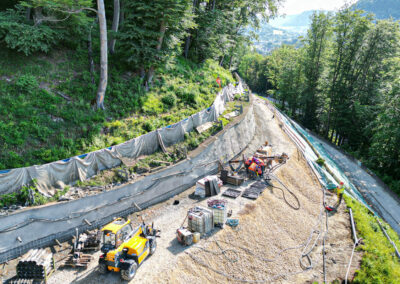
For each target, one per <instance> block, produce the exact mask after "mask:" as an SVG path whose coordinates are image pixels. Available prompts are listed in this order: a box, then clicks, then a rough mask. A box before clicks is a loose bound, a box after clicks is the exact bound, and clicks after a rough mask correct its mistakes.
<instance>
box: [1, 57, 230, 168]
mask: <svg viewBox="0 0 400 284" xmlns="http://www.w3.org/2000/svg"><path fill="white" fill-rule="evenodd" d="M85 54H86V50H85V49H78V50H77V51H76V52H63V53H57V54H54V55H53V54H50V55H49V57H48V58H47V59H46V60H38V59H37V58H36V57H29V58H25V59H24V60H20V58H21V57H20V56H19V55H18V54H16V53H13V52H10V51H7V50H4V49H3V50H0V58H1V59H0V76H3V75H5V76H9V77H10V78H12V80H11V81H10V82H7V81H5V80H0V93H1V94H2V95H1V96H0V105H1V107H0V144H1V145H2V150H1V151H0V169H9V168H17V167H24V166H30V165H34V164H36V165H39V164H43V163H47V162H53V161H56V160H61V159H65V158H68V157H72V156H75V155H80V154H83V153H87V152H90V151H95V150H98V149H102V148H105V147H109V146H112V145H116V144H119V143H123V142H125V141H127V140H129V139H132V138H135V137H138V136H140V135H143V134H145V133H147V132H149V131H153V130H155V129H157V128H160V127H165V126H167V125H170V124H174V123H176V122H178V121H180V120H182V119H185V118H186V117H188V116H190V115H192V114H194V113H196V112H198V111H199V110H201V109H204V108H207V107H209V106H210V105H211V104H212V102H213V101H214V99H215V95H216V93H217V92H218V90H219V87H218V86H217V84H216V83H215V78H216V76H217V75H218V74H219V76H220V77H221V79H222V82H223V85H225V84H228V83H230V82H233V81H234V80H233V78H232V76H231V74H230V72H229V71H227V70H225V69H223V68H221V67H220V66H218V63H216V62H213V61H206V62H205V63H203V64H200V65H196V64H193V63H191V62H189V61H187V60H185V59H182V58H178V60H177V61H176V62H177V64H176V65H175V67H170V68H169V69H160V73H159V75H158V76H156V80H155V88H154V91H152V92H148V93H145V92H144V91H143V88H142V86H141V82H140V78H138V77H123V76H121V73H122V74H124V72H126V71H124V69H122V68H121V67H118V68H116V67H114V68H112V69H111V70H110V71H111V74H110V83H109V86H108V92H109V93H108V96H107V97H106V99H105V100H106V103H107V105H108V106H109V107H108V108H107V110H106V111H105V112H103V111H94V110H92V108H91V107H90V102H91V100H92V99H93V98H94V96H95V90H96V86H95V85H92V84H91V82H90V80H91V79H90V76H87V72H86V68H87V67H86V65H85V64H81V60H82V57H84V55H85ZM56 60H57V62H58V63H57V64H53V62H54V61H56ZM11 61H12V62H13V63H12V64H10V63H11ZM41 86H47V87H46V89H43V88H41ZM183 91H184V93H185V94H187V96H188V97H189V95H190V96H192V98H196V99H195V100H196V103H190V104H188V101H187V99H186V98H180V97H178V96H176V95H175V94H179V93H180V92H181V93H183ZM60 93H61V94H64V95H67V96H68V97H70V98H71V100H70V101H68V100H66V99H64V98H63V97H62V96H60V95H59V94H60ZM168 96H170V97H171V98H174V99H175V102H174V103H173V104H171V103H172V102H173V100H171V98H169V100H168V103H167V104H166V103H165V102H166V101H165V99H163V98H164V97H168Z"/></svg>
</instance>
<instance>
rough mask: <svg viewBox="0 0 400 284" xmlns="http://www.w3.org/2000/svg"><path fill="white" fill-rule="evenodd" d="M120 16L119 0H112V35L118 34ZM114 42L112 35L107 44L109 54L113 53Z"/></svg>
mask: <svg viewBox="0 0 400 284" xmlns="http://www.w3.org/2000/svg"><path fill="white" fill-rule="evenodd" d="M120 15H121V9H120V2H119V0H114V14H113V22H112V32H113V33H116V32H118V26H119V22H120ZM115 41H116V39H115V37H114V35H113V34H112V35H111V40H110V41H109V42H108V49H109V50H110V53H114V49H115Z"/></svg>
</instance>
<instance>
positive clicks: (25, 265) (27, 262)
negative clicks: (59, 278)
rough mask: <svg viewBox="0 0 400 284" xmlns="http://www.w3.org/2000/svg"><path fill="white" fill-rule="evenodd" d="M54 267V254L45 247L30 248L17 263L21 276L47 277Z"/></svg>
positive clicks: (32, 277) (30, 277) (18, 272)
mask: <svg viewBox="0 0 400 284" xmlns="http://www.w3.org/2000/svg"><path fill="white" fill-rule="evenodd" d="M52 269H53V254H52V253H48V252H46V250H44V249H34V250H30V251H29V252H28V254H27V256H26V257H24V258H22V259H21V260H20V261H19V262H18V264H17V275H18V277H19V278H28V279H45V278H46V276H47V275H48V274H49V272H50V271H52Z"/></svg>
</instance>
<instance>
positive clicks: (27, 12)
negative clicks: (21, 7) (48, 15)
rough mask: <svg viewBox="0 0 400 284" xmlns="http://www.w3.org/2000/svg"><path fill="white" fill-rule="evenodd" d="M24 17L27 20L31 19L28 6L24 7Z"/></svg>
mask: <svg viewBox="0 0 400 284" xmlns="http://www.w3.org/2000/svg"><path fill="white" fill-rule="evenodd" d="M25 19H26V20H27V21H29V20H30V19H31V8H30V7H28V8H26V11H25Z"/></svg>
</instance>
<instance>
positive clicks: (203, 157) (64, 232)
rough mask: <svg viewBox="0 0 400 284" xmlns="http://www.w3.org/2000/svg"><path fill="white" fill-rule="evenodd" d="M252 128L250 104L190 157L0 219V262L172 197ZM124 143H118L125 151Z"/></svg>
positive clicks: (241, 143) (229, 154) (238, 146)
mask: <svg viewBox="0 0 400 284" xmlns="http://www.w3.org/2000/svg"><path fill="white" fill-rule="evenodd" d="M255 129H256V126H255V119H254V113H253V107H252V105H250V106H249V107H248V108H246V110H245V111H244V113H243V115H242V116H241V117H240V118H239V120H238V122H237V123H236V124H235V125H232V126H231V127H229V128H226V129H224V130H223V131H222V132H220V133H218V134H217V135H216V136H214V137H213V139H210V140H208V142H206V143H205V144H203V145H202V146H203V147H204V149H202V151H201V152H199V154H197V155H196V156H194V157H192V158H190V159H189V158H188V159H186V160H184V161H182V162H180V163H178V164H176V165H174V166H171V167H169V168H167V169H165V170H163V171H160V172H157V173H154V174H152V175H149V176H146V177H144V178H143V179H141V180H138V181H137V182H135V183H133V184H127V185H123V186H121V187H119V188H116V189H114V190H111V191H107V192H103V193H99V194H97V195H92V196H87V197H84V198H81V199H77V200H73V201H68V202H63V203H58V204H53V205H49V206H43V207H38V208H32V209H29V210H25V211H20V212H15V213H13V214H11V215H9V216H3V217H0V263H2V262H4V261H6V260H9V259H11V258H14V257H17V256H19V255H21V254H23V253H25V252H26V251H28V250H29V249H31V248H35V247H43V246H46V245H50V244H53V243H54V239H58V240H60V241H61V240H65V239H68V238H71V235H72V234H74V230H75V228H79V231H80V232H82V231H84V230H87V229H91V228H94V227H96V226H101V225H104V224H106V223H107V222H110V221H111V220H112V218H113V217H115V216H124V215H127V214H130V213H132V212H134V211H137V209H136V208H137V207H136V205H138V206H140V208H142V209H144V208H146V207H148V206H151V205H153V204H156V203H158V202H161V201H163V200H166V199H168V198H171V197H172V196H174V195H175V194H178V193H180V192H182V191H184V190H186V189H188V188H190V187H191V186H193V185H194V184H195V183H196V181H197V180H199V179H201V178H203V177H205V176H207V175H210V174H215V173H217V171H218V161H219V160H222V162H227V161H228V160H230V159H232V158H234V157H235V156H237V155H238V154H239V153H240V152H241V151H243V150H244V149H245V148H246V147H247V145H248V143H250V142H251V141H252V139H253V136H254V133H255ZM127 144H129V143H128V142H127V143H124V144H122V145H119V147H122V146H123V147H126V149H129V148H130V147H129V146H128V145H127ZM134 146H137V145H133V146H132V147H134ZM119 147H116V148H119ZM149 149H150V148H149ZM149 149H148V150H149ZM119 150H121V149H119ZM110 152H112V153H114V154H115V153H116V152H113V151H110ZM85 220H86V221H89V222H90V223H91V224H92V226H90V225H88V224H87V222H86V221H85ZM18 237H20V240H19V239H18Z"/></svg>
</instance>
